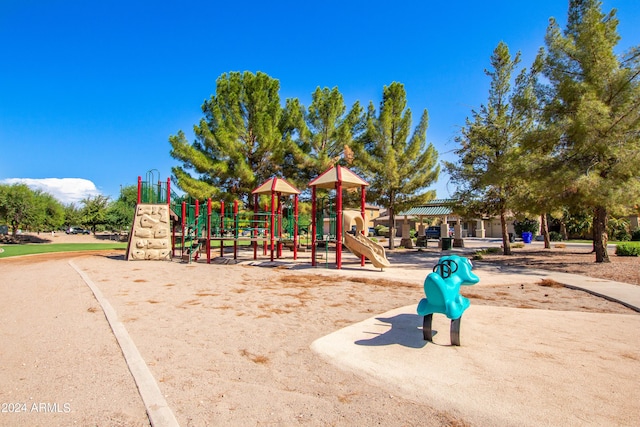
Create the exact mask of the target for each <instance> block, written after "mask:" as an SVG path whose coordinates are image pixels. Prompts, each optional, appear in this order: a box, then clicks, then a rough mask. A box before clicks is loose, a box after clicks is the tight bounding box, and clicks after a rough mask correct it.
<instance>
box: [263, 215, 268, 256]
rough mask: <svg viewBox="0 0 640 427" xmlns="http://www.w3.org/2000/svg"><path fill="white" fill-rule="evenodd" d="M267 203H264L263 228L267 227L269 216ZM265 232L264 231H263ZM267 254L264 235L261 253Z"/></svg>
mask: <svg viewBox="0 0 640 427" xmlns="http://www.w3.org/2000/svg"><path fill="white" fill-rule="evenodd" d="M267 212H268V211H267V205H264V215H265V218H264V229H265V230H267V229H268V228H269V218H267ZM265 233H266V231H265ZM266 254H267V236H266V235H265V236H264V239H262V255H266Z"/></svg>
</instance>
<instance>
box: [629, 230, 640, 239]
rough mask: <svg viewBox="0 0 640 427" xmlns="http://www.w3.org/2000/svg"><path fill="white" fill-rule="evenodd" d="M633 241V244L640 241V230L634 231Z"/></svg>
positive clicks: (632, 234)
mask: <svg viewBox="0 0 640 427" xmlns="http://www.w3.org/2000/svg"><path fill="white" fill-rule="evenodd" d="M631 240H632V241H633V242H639V241H640V228H636V229H635V230H633V233H631Z"/></svg>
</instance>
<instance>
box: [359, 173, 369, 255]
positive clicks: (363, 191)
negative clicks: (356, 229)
mask: <svg viewBox="0 0 640 427" xmlns="http://www.w3.org/2000/svg"><path fill="white" fill-rule="evenodd" d="M366 191H367V190H366V187H365V186H364V185H363V186H361V187H360V213H361V214H362V222H363V225H362V234H363V235H365V236H368V235H369V228H368V227H367V210H366V208H365V205H366V203H365V200H366ZM365 229H366V230H367V231H366V232H365ZM360 266H362V267H364V255H360Z"/></svg>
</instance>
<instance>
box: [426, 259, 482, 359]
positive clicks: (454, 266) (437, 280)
mask: <svg viewBox="0 0 640 427" xmlns="http://www.w3.org/2000/svg"><path fill="white" fill-rule="evenodd" d="M472 268H473V265H472V264H471V261H470V260H468V259H467V258H464V257H461V256H458V255H448V256H444V257H442V258H440V260H439V261H438V264H436V265H435V267H433V273H429V275H428V276H427V278H426V279H425V280H424V294H425V295H426V298H423V299H422V300H420V302H419V303H418V314H419V315H420V316H424V319H423V323H422V333H423V335H424V339H425V340H426V341H433V331H432V329H431V321H432V319H433V313H442V314H444V315H445V316H447V317H448V318H449V319H451V331H450V334H451V345H456V346H459V345H460V319H461V318H462V313H464V311H465V310H466V309H467V307H469V300H468V299H467V298H465V297H463V296H462V295H460V286H469V285H475V284H476V283H478V282H479V281H480V278H479V277H478V276H476V275H475V274H474V273H472V272H471V269H472Z"/></svg>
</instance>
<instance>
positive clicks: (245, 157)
mask: <svg viewBox="0 0 640 427" xmlns="http://www.w3.org/2000/svg"><path fill="white" fill-rule="evenodd" d="M279 88H280V83H279V82H278V80H275V79H273V78H271V77H269V76H268V75H267V74H264V73H261V72H258V73H257V74H253V73H250V72H248V71H247V72H244V73H239V72H231V73H227V74H223V75H221V76H220V77H219V78H218V79H217V80H216V94H215V95H212V96H211V99H209V100H208V101H205V103H204V104H203V105H202V111H203V113H204V118H202V119H201V120H200V123H199V124H197V125H195V126H194V133H195V135H196V140H195V141H194V142H193V144H189V142H188V141H187V140H186V137H185V135H184V133H183V132H182V131H180V132H178V134H177V135H174V136H171V137H170V139H169V141H170V143H171V147H172V150H171V156H172V157H173V158H175V159H177V160H179V161H181V162H182V166H176V167H174V168H172V172H173V175H174V177H175V179H176V181H177V184H178V186H179V187H180V188H181V189H182V190H183V191H185V192H186V193H188V194H189V195H190V196H192V197H194V198H197V199H201V200H202V199H206V198H208V197H212V198H213V199H215V200H216V201H217V200H228V201H230V200H233V199H236V198H239V199H241V200H244V201H246V202H251V200H250V197H249V195H250V194H251V191H253V190H254V189H255V188H256V187H257V186H258V185H260V184H261V183H262V182H263V181H266V180H267V179H269V178H271V177H272V176H281V167H282V166H281V165H282V163H283V158H284V153H285V148H286V145H285V144H283V141H282V140H283V138H282V132H281V130H280V125H281V118H282V107H281V106H280V97H279V94H278V91H279Z"/></svg>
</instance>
